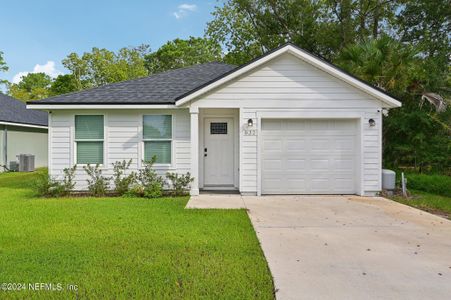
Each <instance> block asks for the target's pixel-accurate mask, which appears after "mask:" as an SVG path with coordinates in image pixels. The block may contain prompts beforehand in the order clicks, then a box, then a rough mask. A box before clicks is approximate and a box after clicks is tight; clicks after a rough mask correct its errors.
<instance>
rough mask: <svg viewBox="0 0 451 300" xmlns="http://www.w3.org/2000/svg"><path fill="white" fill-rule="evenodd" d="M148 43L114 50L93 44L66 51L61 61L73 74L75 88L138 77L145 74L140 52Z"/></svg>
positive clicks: (142, 57) (142, 55)
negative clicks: (87, 49) (81, 50)
mask: <svg viewBox="0 0 451 300" xmlns="http://www.w3.org/2000/svg"><path fill="white" fill-rule="evenodd" d="M148 49H149V46H147V45H142V46H139V47H136V48H122V49H120V50H119V51H118V52H116V53H115V52H113V51H110V50H107V49H100V48H93V49H92V51H91V52H85V53H83V55H81V56H79V55H78V54H77V53H71V54H69V55H68V56H67V57H66V58H65V59H64V60H63V65H64V66H65V67H66V68H67V69H68V70H69V71H70V72H71V75H73V76H74V78H73V79H74V80H75V84H76V87H77V90H82V89H85V88H90V87H96V86H101V85H104V84H107V83H114V82H119V81H124V80H130V79H135V78H140V77H144V76H147V75H148V71H147V69H146V67H145V66H144V56H145V55H146V54H147V53H148Z"/></svg>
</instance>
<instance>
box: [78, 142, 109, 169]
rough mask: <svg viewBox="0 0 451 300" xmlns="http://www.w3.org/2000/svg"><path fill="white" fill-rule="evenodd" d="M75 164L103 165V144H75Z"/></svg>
mask: <svg viewBox="0 0 451 300" xmlns="http://www.w3.org/2000/svg"><path fill="white" fill-rule="evenodd" d="M77 164H92V165H94V164H103V142H77Z"/></svg>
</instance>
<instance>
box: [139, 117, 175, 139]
mask: <svg viewBox="0 0 451 300" xmlns="http://www.w3.org/2000/svg"><path fill="white" fill-rule="evenodd" d="M143 136H144V139H172V116H170V115H163V116H156V115H155V116H144V119H143Z"/></svg>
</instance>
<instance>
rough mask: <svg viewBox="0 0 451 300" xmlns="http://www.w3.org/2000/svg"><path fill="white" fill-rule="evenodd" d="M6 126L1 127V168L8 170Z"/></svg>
mask: <svg viewBox="0 0 451 300" xmlns="http://www.w3.org/2000/svg"><path fill="white" fill-rule="evenodd" d="M7 164H8V126H6V125H5V127H4V128H3V168H4V169H5V170H8V166H7Z"/></svg>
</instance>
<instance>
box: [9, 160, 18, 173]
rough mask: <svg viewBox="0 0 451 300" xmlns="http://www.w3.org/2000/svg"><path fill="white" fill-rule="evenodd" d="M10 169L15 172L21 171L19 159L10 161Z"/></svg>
mask: <svg viewBox="0 0 451 300" xmlns="http://www.w3.org/2000/svg"><path fill="white" fill-rule="evenodd" d="M9 170H10V171H13V172H17V171H19V164H18V163H17V161H14V160H12V161H10V162H9Z"/></svg>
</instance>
